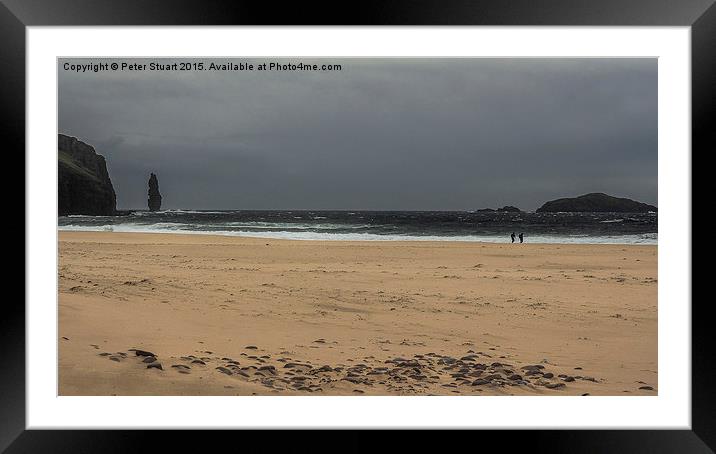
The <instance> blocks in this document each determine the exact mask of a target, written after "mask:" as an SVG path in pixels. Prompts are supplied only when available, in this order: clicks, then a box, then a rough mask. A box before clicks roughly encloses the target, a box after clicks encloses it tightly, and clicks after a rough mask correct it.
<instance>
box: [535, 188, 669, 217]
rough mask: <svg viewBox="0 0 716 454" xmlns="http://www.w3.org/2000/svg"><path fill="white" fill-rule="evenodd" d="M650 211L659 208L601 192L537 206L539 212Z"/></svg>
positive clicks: (551, 201)
mask: <svg viewBox="0 0 716 454" xmlns="http://www.w3.org/2000/svg"><path fill="white" fill-rule="evenodd" d="M649 211H653V212H656V211H657V208H656V207H655V206H653V205H648V204H646V203H642V202H637V201H635V200H631V199H626V198H622V197H613V196H610V195H607V194H603V193H600V192H594V193H591V194H585V195H581V196H579V197H572V198H569V197H567V198H562V199H556V200H550V201H549V202H546V203H545V204H544V205H542V206H541V207H539V208H537V213H648V212H649Z"/></svg>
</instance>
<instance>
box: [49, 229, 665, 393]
mask: <svg viewBox="0 0 716 454" xmlns="http://www.w3.org/2000/svg"><path fill="white" fill-rule="evenodd" d="M58 344H59V345H58V348H59V371H58V373H59V394H60V395H583V394H585V393H588V394H589V395H656V393H657V392H658V386H657V385H658V377H657V246H654V245H646V246H642V245H556V244H549V245H548V244H543V245H542V244H486V243H459V242H410V241H390V242H389V241H385V242H383V241H373V242H343V241H289V240H275V239H270V240H269V239H256V238H240V237H227V236H210V235H179V234H141V233H112V232H59V338H58Z"/></svg>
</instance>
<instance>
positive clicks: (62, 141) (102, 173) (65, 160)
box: [57, 134, 117, 216]
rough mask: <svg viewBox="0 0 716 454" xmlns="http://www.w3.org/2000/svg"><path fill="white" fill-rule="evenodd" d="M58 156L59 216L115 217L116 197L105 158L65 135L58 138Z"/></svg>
mask: <svg viewBox="0 0 716 454" xmlns="http://www.w3.org/2000/svg"><path fill="white" fill-rule="evenodd" d="M57 156H58V160H57V168H58V169H57V191H58V200H57V211H58V215H60V216H66V215H68V214H87V215H93V216H112V215H114V214H115V213H116V211H117V197H116V195H115V193H114V187H112V181H111V180H110V178H109V173H108V172H107V164H106V162H105V160H104V156H102V155H99V154H97V153H96V152H95V150H94V148H93V147H92V146H90V145H88V144H86V143H84V142H81V141H79V140H77V139H76V138H75V137H70V136H66V135H64V134H59V135H58V140H57Z"/></svg>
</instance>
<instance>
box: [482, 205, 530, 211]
mask: <svg viewBox="0 0 716 454" xmlns="http://www.w3.org/2000/svg"><path fill="white" fill-rule="evenodd" d="M475 211H476V212H477V213H495V212H497V213H521V212H522V210H520V209H519V208H517V207H514V206H512V205H505V206H503V207H502V208H498V209H496V210H494V209H492V208H480V209H478V210H475Z"/></svg>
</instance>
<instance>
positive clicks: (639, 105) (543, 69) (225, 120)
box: [58, 58, 657, 210]
mask: <svg viewBox="0 0 716 454" xmlns="http://www.w3.org/2000/svg"><path fill="white" fill-rule="evenodd" d="M114 61H116V62H121V61H128V62H133V61H141V62H142V63H149V62H151V61H155V62H162V63H167V62H168V60H163V61H162V60H158V59H148V60H126V59H117V60H98V59H93V60H80V59H72V60H60V62H59V66H58V76H59V132H62V133H65V134H69V135H73V136H76V137H78V138H79V139H80V140H83V141H85V142H87V143H89V144H91V145H93V146H94V147H95V149H96V150H97V152H98V153H100V154H102V155H104V156H105V157H106V158H107V163H108V169H109V173H110V176H111V178H112V182H113V184H114V187H115V191H116V192H117V206H118V208H120V209H129V208H146V206H147V201H146V199H147V180H148V179H149V173H150V172H155V173H156V174H157V176H158V177H159V185H160V189H161V191H162V195H163V197H164V200H163V205H162V207H163V208H165V209H172V208H193V209H314V210H319V209H352V210H357V209H375V210H382V209H395V210H471V209H476V208H482V207H493V208H494V207H498V206H503V205H516V206H518V207H520V208H522V209H524V210H534V209H535V208H537V207H539V206H540V205H541V204H542V203H543V202H545V201H547V200H549V199H554V198H558V197H565V196H576V195H580V194H584V193H588V192H606V193H608V194H612V195H616V196H623V197H629V198H634V199H636V200H639V201H642V202H646V203H650V204H655V205H656V204H657V61H656V59H559V60H555V59H338V58H330V59H320V60H316V59H313V60H309V59H300V58H291V59H281V60H279V59H273V58H266V59H235V60H232V61H234V62H236V63H238V62H251V63H253V64H255V65H256V64H259V63H263V62H271V61H281V62H283V63H285V62H288V61H291V62H299V61H303V62H309V61H310V62H311V63H319V64H324V63H329V64H336V63H338V64H340V65H342V70H341V71H317V72H300V71H299V72H295V71H294V72H277V71H257V70H254V71H251V72H213V71H206V70H205V71H173V72H151V71H140V72H131V73H130V72H126V71H104V72H97V73H94V72H87V73H76V72H73V71H65V70H64V69H63V64H64V63H65V62H71V63H74V64H76V63H88V62H114ZM182 61H185V60H182ZM199 61H203V62H204V64H205V65H206V66H208V64H209V63H210V62H211V61H216V62H221V63H225V62H226V60H220V59H202V60H192V62H199Z"/></svg>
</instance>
